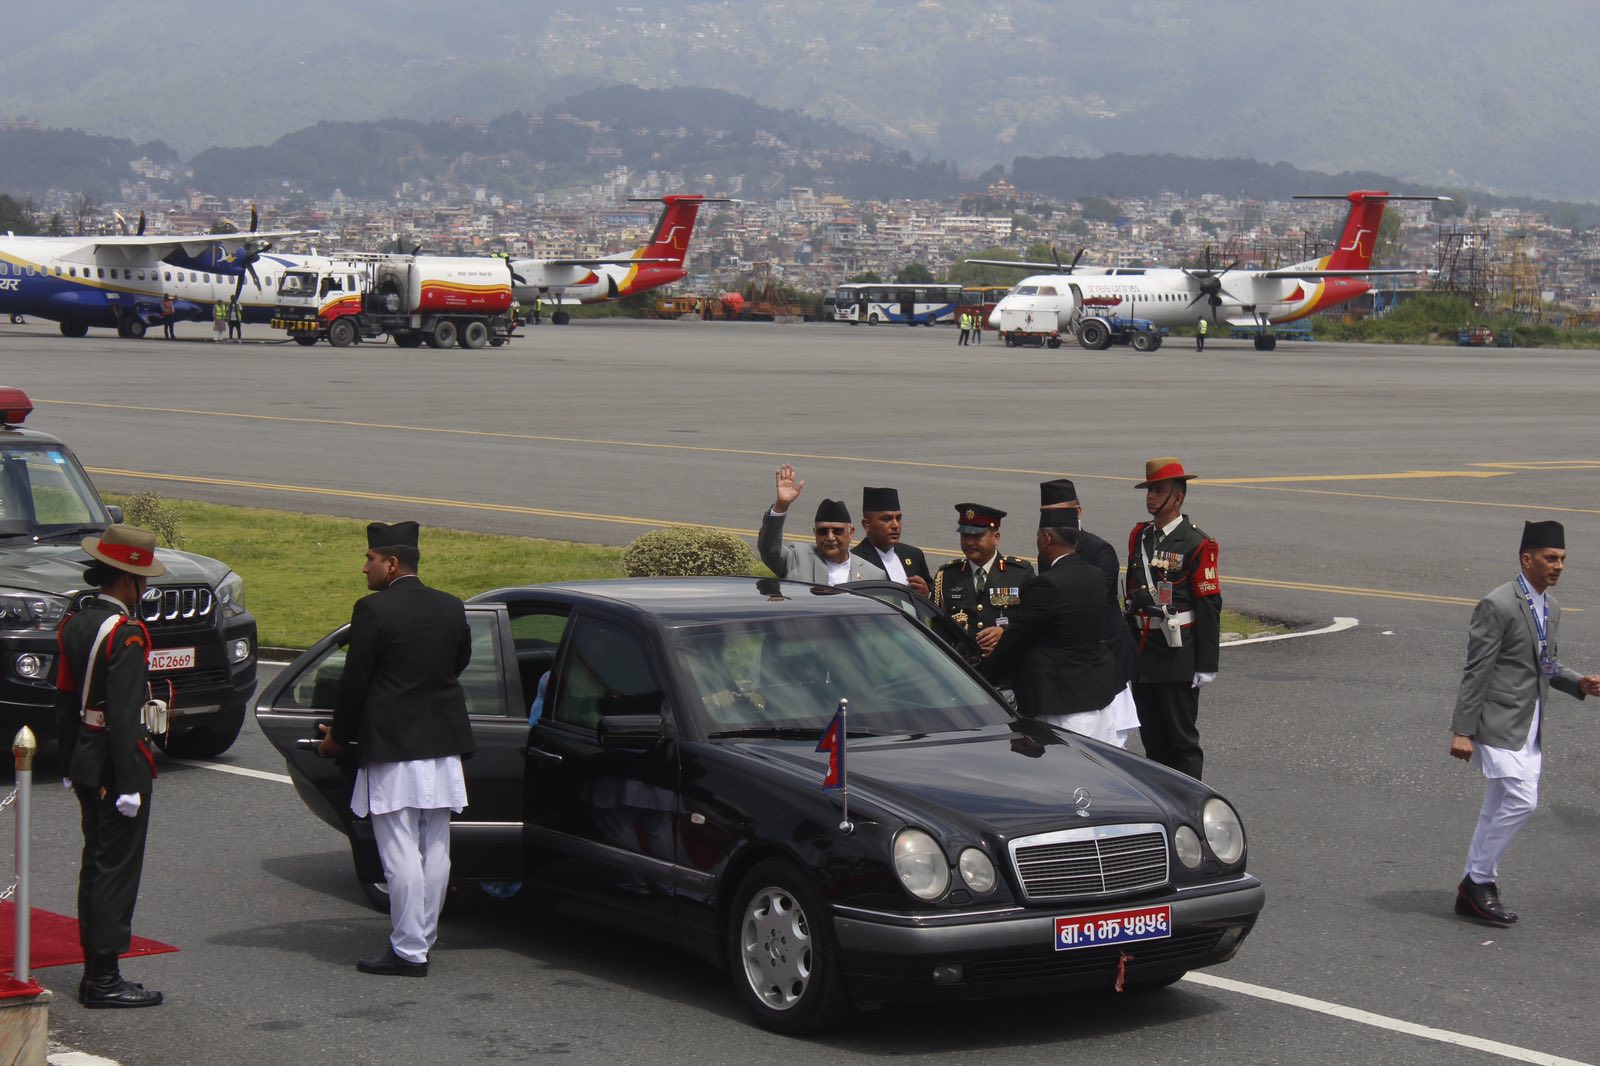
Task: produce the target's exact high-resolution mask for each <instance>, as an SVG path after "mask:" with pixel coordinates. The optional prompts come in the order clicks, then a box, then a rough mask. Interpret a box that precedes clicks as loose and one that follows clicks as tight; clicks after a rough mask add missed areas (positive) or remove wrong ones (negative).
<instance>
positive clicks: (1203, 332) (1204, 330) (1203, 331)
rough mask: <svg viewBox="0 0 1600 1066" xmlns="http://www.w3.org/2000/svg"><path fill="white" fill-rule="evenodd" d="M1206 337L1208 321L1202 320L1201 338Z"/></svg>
mask: <svg viewBox="0 0 1600 1066" xmlns="http://www.w3.org/2000/svg"><path fill="white" fill-rule="evenodd" d="M1205 335H1206V320H1205V319H1203V318H1202V319H1201V320H1200V336H1202V337H1204V336H1205Z"/></svg>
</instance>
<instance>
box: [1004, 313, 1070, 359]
mask: <svg viewBox="0 0 1600 1066" xmlns="http://www.w3.org/2000/svg"><path fill="white" fill-rule="evenodd" d="M999 334H1000V339H1001V340H1002V341H1004V342H1005V344H1006V347H1007V348H1018V347H1024V346H1031V347H1034V348H1038V347H1040V346H1041V345H1042V346H1044V347H1046V348H1059V347H1061V319H1060V316H1059V315H1058V314H1057V313H1056V309H1055V308H1054V307H1048V306H1045V305H1044V304H1039V305H1031V304H1026V303H1013V304H1011V305H1010V306H1007V307H1004V308H1001V310H1000V329H999Z"/></svg>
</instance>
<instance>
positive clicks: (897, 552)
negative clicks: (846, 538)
mask: <svg viewBox="0 0 1600 1066" xmlns="http://www.w3.org/2000/svg"><path fill="white" fill-rule="evenodd" d="M904 522H905V515H904V513H902V512H901V510H900V493H899V492H897V491H896V490H894V489H885V488H872V487H868V488H864V489H862V490H861V530H862V532H863V533H864V534H865V536H863V537H862V538H861V543H860V544H857V545H856V546H855V547H854V548H852V549H850V551H851V554H852V555H856V556H859V557H860V558H862V559H865V560H866V561H867V562H869V563H871V564H872V565H874V566H881V567H882V568H883V570H884V572H885V573H886V574H888V575H889V580H890V581H897V582H899V583H900V584H902V585H906V586H909V587H910V588H911V589H912V591H914V592H917V593H919V594H921V595H923V596H930V595H932V594H933V575H932V574H930V573H929V572H928V560H927V559H926V558H925V557H924V556H923V554H922V549H921V548H918V547H915V546H913V545H910V544H907V543H905V542H904V541H903V540H901V539H900V529H901V526H902V525H903V524H904Z"/></svg>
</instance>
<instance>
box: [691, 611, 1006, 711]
mask: <svg viewBox="0 0 1600 1066" xmlns="http://www.w3.org/2000/svg"><path fill="white" fill-rule="evenodd" d="M673 640H674V642H675V643H676V646H677V652H678V655H677V658H678V661H679V662H680V663H681V664H682V665H683V666H684V667H685V670H684V673H685V675H686V676H687V677H688V678H689V679H690V680H691V681H692V682H693V684H694V686H695V689H696V690H697V691H696V694H697V695H698V696H699V700H698V701H697V703H698V706H694V707H692V708H691V710H692V711H693V712H694V713H695V714H696V717H697V718H698V720H699V722H700V725H701V727H702V728H703V729H704V731H705V732H706V733H707V735H709V736H712V737H715V736H717V735H718V734H722V735H727V736H735V735H745V736H748V735H752V733H755V734H760V733H770V734H772V735H779V734H793V735H795V736H801V735H805V736H813V735H820V734H821V732H822V730H823V728H824V727H825V726H826V725H827V724H828V722H829V721H831V720H832V718H833V714H834V711H836V710H837V709H838V706H839V700H840V699H841V698H844V699H848V700H849V701H850V718H849V722H850V732H851V733H858V732H859V733H871V734H877V735H886V734H898V733H939V732H947V731H950V730H958V729H976V728H980V727H982V726H988V725H996V724H1000V723H1003V722H1005V721H1007V720H1008V719H1009V717H1010V715H1009V712H1008V711H1007V710H1006V708H1005V707H1004V706H1002V705H1001V704H1000V703H998V702H997V701H996V700H995V698H994V697H993V696H992V695H990V693H989V692H988V690H986V689H985V688H984V687H983V686H982V685H981V684H979V683H978V682H977V681H976V680H974V679H973V677H972V676H971V675H970V674H968V673H967V672H966V670H964V669H963V668H962V667H961V666H960V665H958V664H957V663H956V662H955V661H954V660H953V659H951V657H950V655H949V653H948V652H946V651H945V650H944V649H943V648H941V647H940V646H939V644H938V643H937V642H936V641H934V640H933V639H932V638H930V637H929V636H928V635H927V634H926V633H925V632H924V631H923V630H922V629H921V628H920V627H919V626H917V624H916V623H914V622H912V621H911V620H909V619H907V618H905V617H903V616H901V615H900V614H898V613H896V614H882V615H868V614H858V615H812V616H805V617H789V618H773V619H768V620H765V621H760V622H748V623H737V624H735V623H729V624H724V625H704V626H693V627H685V628H682V629H678V630H675V631H673Z"/></svg>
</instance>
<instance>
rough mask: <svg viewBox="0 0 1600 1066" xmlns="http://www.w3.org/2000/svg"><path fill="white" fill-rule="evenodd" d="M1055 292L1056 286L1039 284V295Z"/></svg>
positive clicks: (1050, 294) (1053, 293)
mask: <svg viewBox="0 0 1600 1066" xmlns="http://www.w3.org/2000/svg"><path fill="white" fill-rule="evenodd" d="M1055 294H1056V287H1055V286H1054V285H1040V286H1039V295H1040V296H1054V295H1055Z"/></svg>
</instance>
